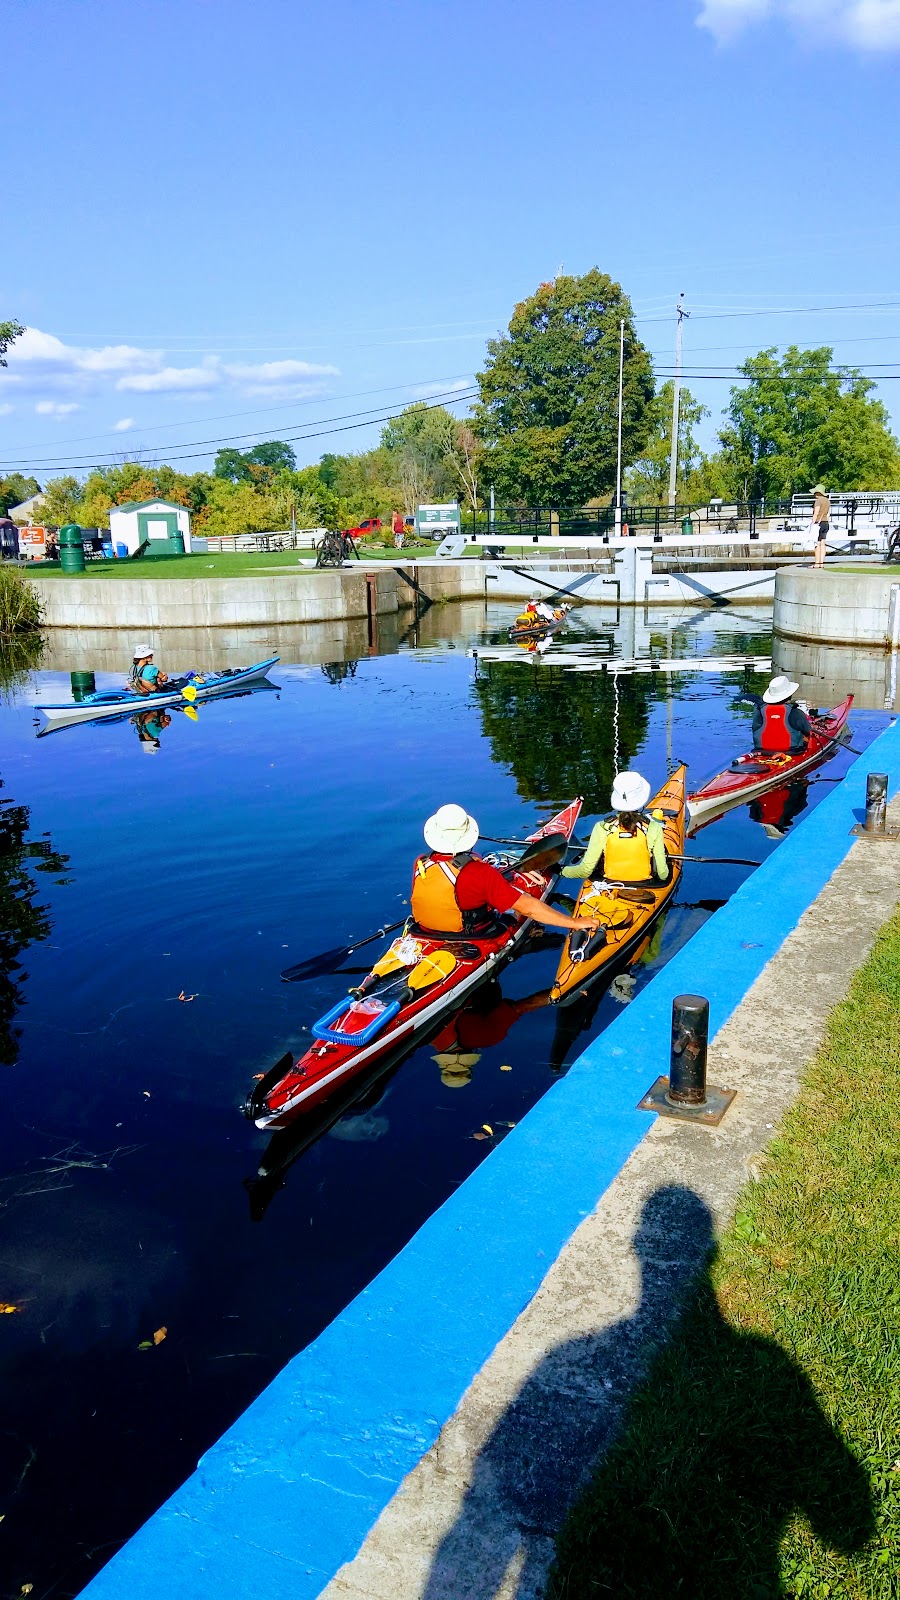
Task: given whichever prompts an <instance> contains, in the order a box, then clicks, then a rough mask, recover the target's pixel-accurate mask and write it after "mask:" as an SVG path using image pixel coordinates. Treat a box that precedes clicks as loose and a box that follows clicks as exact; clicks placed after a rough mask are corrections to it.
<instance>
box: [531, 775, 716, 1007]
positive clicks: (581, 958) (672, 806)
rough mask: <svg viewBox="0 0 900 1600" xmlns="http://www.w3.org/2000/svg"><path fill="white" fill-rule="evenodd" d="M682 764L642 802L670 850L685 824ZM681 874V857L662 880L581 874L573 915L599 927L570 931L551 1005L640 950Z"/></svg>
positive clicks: (677, 848)
mask: <svg viewBox="0 0 900 1600" xmlns="http://www.w3.org/2000/svg"><path fill="white" fill-rule="evenodd" d="M686 776H687V768H686V767H678V768H677V769H676V771H675V772H673V773H672V776H671V778H669V779H668V780H667V781H666V782H665V783H664V784H663V786H662V788H661V789H660V790H659V792H658V794H655V795H654V796H653V798H652V799H651V800H650V801H649V802H648V804H647V810H648V811H649V812H650V813H651V814H652V815H653V816H655V817H657V818H658V820H659V821H660V822H662V825H663V836H664V838H665V843H666V851H667V853H668V854H669V855H672V854H675V855H681V854H683V852H684V833H685V827H686V826H687V804H686V798H685V779H686ZM680 878H681V862H680V861H671V860H670V862H669V876H668V878H667V880H666V882H665V883H660V884H646V885H644V884H641V885H640V887H637V886H635V887H634V888H628V887H627V886H626V885H624V884H613V883H608V882H605V881H604V880H596V881H595V880H592V879H591V878H586V879H585V881H584V883H583V884H582V885H581V889H580V892H579V895H578V900H577V902H576V905H575V911H574V915H575V916H576V917H577V916H592V917H599V918H600V920H601V923H602V927H600V928H598V930H597V932H596V933H593V934H587V936H586V935H585V934H584V933H577V932H576V933H570V934H569V935H568V936H567V938H566V942H565V944H564V946H563V951H562V955H561V956H560V958H559V966H558V968H557V971H556V980H555V982H554V985H553V988H552V989H551V990H550V999H551V1001H552V1002H553V1003H554V1004H556V1005H565V1004H566V1002H567V1001H570V1000H575V999H576V998H579V997H580V996H582V995H583V994H584V992H585V990H586V988H587V986H588V984H589V983H590V984H593V983H594V982H595V981H596V979H597V975H598V973H601V972H603V971H604V969H606V970H608V973H609V976H610V978H612V977H613V976H614V974H615V972H616V971H617V970H621V968H622V966H623V965H625V966H627V965H628V964H629V962H630V961H631V960H633V959H634V958H635V957H636V956H637V954H638V953H639V950H640V947H641V946H642V945H643V942H644V940H645V939H646V937H647V935H648V933H649V931H650V928H651V926H652V924H653V923H654V922H655V921H656V918H657V917H658V916H659V914H660V912H661V911H663V910H664V909H665V907H666V906H667V905H668V904H669V902H670V900H671V899H672V897H673V895H674V893H675V890H676V889H677V888H678V884H679V881H680Z"/></svg>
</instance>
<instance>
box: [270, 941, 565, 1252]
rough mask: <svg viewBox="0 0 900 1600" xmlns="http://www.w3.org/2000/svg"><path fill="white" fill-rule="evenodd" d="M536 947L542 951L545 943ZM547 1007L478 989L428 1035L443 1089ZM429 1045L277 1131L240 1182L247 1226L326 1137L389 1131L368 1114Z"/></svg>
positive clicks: (541, 1000)
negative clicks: (530, 1014) (408, 1062)
mask: <svg viewBox="0 0 900 1600" xmlns="http://www.w3.org/2000/svg"><path fill="white" fill-rule="evenodd" d="M551 938H552V936H551ZM538 943H539V944H540V945H541V947H542V948H546V944H545V940H544V939H541V940H540V941H538ZM549 1003H550V991H549V989H540V990H538V991H537V992H536V993H535V994H531V995H527V996H526V997H525V998H524V999H523V1000H509V999H507V998H506V997H505V996H504V994H503V991H502V989H501V987H500V984H499V983H498V982H497V981H496V979H495V980H493V981H492V982H490V983H486V984H484V985H483V987H482V988H480V989H478V990H476V992H475V994H474V995H472V997H471V998H470V999H469V1000H468V1001H467V1003H466V1004H465V1005H463V1006H461V1007H460V1008H459V1010H458V1011H457V1012H456V1013H455V1014H454V1015H453V1016H452V1017H450V1018H446V1017H445V1018H444V1019H443V1021H442V1022H441V1023H440V1024H439V1025H438V1027H437V1029H436V1030H435V1031H434V1032H432V1034H431V1037H430V1043H431V1044H432V1045H433V1046H436V1047H437V1048H436V1050H435V1053H434V1055H433V1057H432V1060H433V1061H434V1062H435V1063H436V1065H437V1067H438V1069H439V1071H440V1075H441V1082H442V1083H443V1084H444V1086H445V1087H446V1088H454V1089H456V1088H464V1087H465V1085H466V1084H467V1083H469V1082H470V1081H471V1078H472V1070H473V1068H474V1067H475V1066H476V1065H477V1063H478V1061H479V1059H480V1056H481V1052H482V1051H483V1050H487V1049H489V1048H490V1047H491V1046H492V1045H497V1044H502V1043H503V1041H504V1039H506V1037H507V1035H508V1034H509V1032H510V1030H511V1029H512V1028H513V1027H514V1026H515V1024H516V1022H518V1020H519V1018H520V1017H522V1016H524V1015H525V1014H526V1013H527V1012H529V1011H537V1010H539V1009H540V1008H541V1007H542V1006H546V1005H549ZM427 1042H429V1041H428V1040H427V1038H426V1040H423V1039H422V1038H419V1039H417V1040H416V1041H415V1043H414V1044H412V1045H410V1044H409V1043H408V1042H407V1043H405V1044H403V1045H399V1046H398V1047H397V1049H396V1050H394V1051H393V1052H392V1053H391V1054H390V1055H388V1056H384V1057H382V1058H381V1059H380V1060H378V1061H377V1062H375V1063H374V1064H373V1065H372V1066H371V1067H370V1069H369V1071H368V1072H366V1073H363V1074H361V1075H360V1076H358V1077H355V1078H353V1079H352V1081H351V1082H349V1083H347V1084H345V1086H344V1088H343V1089H342V1090H340V1091H338V1092H337V1093H336V1094H333V1095H332V1096H331V1097H330V1099H328V1100H327V1101H326V1102H325V1104H324V1105H323V1106H320V1107H317V1108H316V1109H315V1110H313V1111H310V1112H308V1113H307V1114H306V1115H305V1116H304V1117H302V1118H300V1119H299V1120H298V1121H297V1122H294V1123H292V1124H291V1126H290V1127H289V1128H283V1129H280V1130H279V1131H278V1132H277V1133H275V1134H274V1135H273V1136H272V1138H271V1139H270V1140H269V1143H268V1145H267V1146H266V1149H265V1151H264V1153H263V1155H262V1158H261V1159H260V1163H259V1167H258V1169H257V1173H256V1176H255V1177H254V1178H246V1179H245V1180H244V1188H245V1189H246V1191H247V1194H248V1197H249V1200H250V1218H251V1221H253V1222H261V1221H262V1219H263V1217H264V1216H265V1214H266V1211H267V1210H268V1208H269V1205H270V1204H271V1202H272V1199H273V1197H274V1196H275V1195H276V1194H277V1193H278V1191H279V1189H283V1188H284V1185H285V1182H286V1176H287V1173H288V1171H289V1169H290V1168H291V1167H292V1166H293V1165H294V1162H295V1161H298V1160H299V1159H300V1157H301V1156H302V1155H304V1154H305V1153H306V1151H307V1150H309V1149H311V1147H312V1146H313V1145H314V1144H316V1143H317V1141H318V1140H319V1139H321V1138H322V1137H323V1136H324V1135H325V1134H326V1133H333V1134H334V1135H335V1136H336V1137H346V1138H348V1139H355V1138H359V1137H365V1138H374V1137H379V1136H380V1135H381V1133H383V1132H386V1131H387V1119H386V1118H380V1117H379V1118H374V1117H372V1116H371V1113H372V1112H373V1111H374V1110H375V1108H376V1107H377V1106H378V1105H379V1104H380V1102H381V1101H382V1100H383V1099H384V1096H385V1094H386V1093H387V1089H388V1086H389V1084H390V1082H391V1079H392V1078H393V1077H394V1075H395V1073H396V1072H397V1071H398V1069H399V1068H400V1067H401V1066H402V1065H403V1063H404V1061H406V1060H407V1059H408V1057H409V1056H410V1055H411V1054H412V1052H413V1051H414V1050H415V1049H417V1048H418V1047H419V1046H420V1045H421V1044H423V1043H427ZM382 1124H383V1125H382ZM352 1125H355V1126H352ZM342 1128H344V1129H346V1130H347V1131H346V1133H345V1134H341V1132H340V1130H341V1129H342Z"/></svg>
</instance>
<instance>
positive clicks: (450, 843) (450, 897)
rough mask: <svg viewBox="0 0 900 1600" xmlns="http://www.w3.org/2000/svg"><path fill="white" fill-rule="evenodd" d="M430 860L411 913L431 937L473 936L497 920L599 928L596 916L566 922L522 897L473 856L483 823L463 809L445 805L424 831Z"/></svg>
mask: <svg viewBox="0 0 900 1600" xmlns="http://www.w3.org/2000/svg"><path fill="white" fill-rule="evenodd" d="M423 832H424V834H425V843H426V844H427V846H428V849H429V852H430V854H429V855H425V856H420V857H419V859H418V861H417V862H416V865H415V869H414V871H413V887H412V895H411V898H410V909H411V911H412V914H413V918H414V919H415V922H416V923H417V925H418V926H419V927H420V928H421V929H422V930H423V932H426V933H448V934H472V935H475V934H477V933H478V931H479V929H482V928H486V927H489V926H490V924H491V921H492V920H493V917H494V916H501V917H502V916H506V914H507V913H508V912H510V911H514V912H515V913H516V915H517V916H520V917H531V918H532V920H533V921H534V922H543V923H544V924H545V925H546V926H547V927H550V928H568V929H570V930H572V929H575V928H585V927H587V928H591V929H593V928H597V927H599V922H598V921H597V919H596V917H578V918H576V917H567V916H566V915H565V914H564V913H563V912H562V911H554V910H553V909H552V907H550V906H548V905H545V903H544V901H543V900H538V899H536V898H535V896H534V895H530V894H521V893H520V891H519V890H518V889H517V888H516V887H515V885H514V884H512V883H510V881H509V879H508V878H505V877H504V876H503V873H502V872H500V871H499V870H498V868H497V867H492V866H491V864H490V862H489V861H483V860H482V858H481V857H480V856H476V855H474V854H473V851H474V848H475V845H476V844H477V843H478V823H477V822H476V821H475V818H474V817H470V816H469V814H468V812H466V811H464V810H463V808H462V806H456V805H447V806H441V808H440V810H439V811H436V812H435V813H434V816H432V817H429V818H428V821H427V822H426V824H425V827H424V829H423Z"/></svg>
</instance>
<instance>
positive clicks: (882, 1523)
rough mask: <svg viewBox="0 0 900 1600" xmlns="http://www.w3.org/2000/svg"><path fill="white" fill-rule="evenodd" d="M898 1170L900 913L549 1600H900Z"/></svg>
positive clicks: (597, 1494)
mask: <svg viewBox="0 0 900 1600" xmlns="http://www.w3.org/2000/svg"><path fill="white" fill-rule="evenodd" d="M761 1048H764V1041H763V1042H762V1043H761ZM898 1151H900V915H898V916H896V917H895V918H894V919H893V921H892V922H891V923H889V924H888V926H887V928H886V929H885V930H884V931H883V933H882V935H881V937H880V939H879V941H878V943H877V946H876V948H875V950H874V952H873V954H872V956H871V958H870V960H869V962H868V963H867V964H866V966H865V967H864V968H863V969H862V970H861V971H860V972H859V973H858V974H857V976H856V977H855V979H854V981H853V985H852V989H851V993H850V995H849V997H848V998H847V1000H846V1001H845V1002H843V1003H842V1004H841V1005H839V1006H838V1007H837V1008H836V1010H835V1012H834V1013H833V1015H832V1018H831V1020H830V1023H829V1028H828V1033H827V1037H826V1040H825V1042H824V1044H823V1046H822V1049H821V1050H820V1052H819V1054H818V1056H817V1058H816V1059H815V1061H814V1062H813V1063H812V1065H811V1066H810V1068H809V1070H808V1072H807V1074H806V1078H805V1084H804V1089H803V1092H802V1095H801V1097H800V1100H799V1101H798V1104H797V1105H796V1107H795V1108H794V1109H793V1110H792V1111H791V1112H790V1113H789V1115H788V1116H787V1117H786V1118H785V1121H784V1123H783V1125H782V1126H781V1128H780V1129H779V1132H778V1134H777V1136H776V1138H775V1141H774V1143H773V1145H772V1146H771V1148H770V1150H769V1152H768V1155H767V1157H766V1159H765V1162H764V1163H763V1164H762V1170H761V1173H760V1181H759V1182H758V1183H754V1184H751V1185H750V1186H749V1187H748V1188H747V1190H746V1191H745V1193H744V1195H743V1197H742V1199H741V1202H740V1204H739V1206H738V1209H737V1214H736V1218H735V1221H734V1224H733V1226H732V1227H731V1228H730V1230H729V1231H728V1233H727V1234H726V1236H725V1238H724V1239H723V1240H722V1242H721V1247H720V1250H719V1253H718V1259H717V1260H715V1261H714V1262H713V1263H712V1264H711V1267H710V1270H709V1273H708V1275H707V1276H706V1277H705V1278H704V1280H703V1282H702V1283H701V1284H700V1285H699V1288H698V1290H697V1292H696V1293H695V1295H694V1296H693V1297H692V1301H691V1304H690V1306H689V1308H688V1310H687V1313H686V1315H685V1318H684V1320H683V1322H682V1323H681V1324H680V1325H679V1328H678V1331H677V1334H676V1336H675V1338H674V1339H673V1341H672V1344H671V1346H670V1347H669V1349H668V1350H667V1351H666V1352H664V1354H663V1355H662V1356H661V1357H660V1358H659V1359H658V1361H657V1363H656V1365H655V1367H654V1370H653V1372H652V1375H651V1378H650V1379H649V1381H648V1382H647V1384H646V1385H645V1386H644V1388H643V1389H642V1390H641V1391H640V1392H639V1393H638V1395H637V1396H636V1398H635V1401H634V1403H633V1405H632V1408H631V1410H630V1413H629V1418H628V1422H627V1425H626V1428H625V1430H624V1432H623V1434H622V1436H621V1438H620V1440H619V1443H618V1444H617V1445H616V1446H615V1447H614V1448H613V1449H612V1451H611V1452H610V1453H609V1454H608V1456H607V1457H606V1459H605V1462H604V1465H603V1467H602V1468H601V1470H600V1471H599V1473H598V1475H597V1477H596V1478H595V1481H594V1483H593V1485H592V1486H591V1488H590V1489H589V1491H588V1492H587V1493H586V1494H585V1495H584V1497H583V1499H582V1500H581V1502H580V1503H579V1504H578V1506H577V1508H576V1509H575V1511H574V1512H573V1514H572V1515H571V1517H570V1519H569V1522H568V1525H567V1527H566V1529H565V1531H564V1533H563V1535H562V1537H561V1539H560V1542H559V1546H558V1560H557V1568H556V1571H555V1574H554V1581H553V1584H552V1585H551V1590H550V1594H551V1596H552V1597H553V1600H587V1597H591V1600H595V1597H598V1596H616V1597H617V1600H625V1597H641V1600H651V1597H653V1600H673V1597H679V1600H688V1597H691V1600H694V1597H697V1600H700V1597H701V1596H702V1597H703V1600H750V1597H754V1600H763V1597H770V1596H771V1597H775V1596H779V1595H783V1596H791V1597H797V1600H800V1597H804V1600H805V1597H807V1596H809V1597H817V1600H818V1597H820V1596H821V1597H826V1596H829V1597H832V1600H837V1597H841V1600H844V1597H847V1600H850V1597H852V1600H862V1597H866V1600H869V1597H871V1600H876V1597H877V1600H888V1597H896V1596H900V1179H898Z"/></svg>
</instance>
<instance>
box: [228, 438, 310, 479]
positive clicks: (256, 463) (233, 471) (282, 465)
mask: <svg viewBox="0 0 900 1600" xmlns="http://www.w3.org/2000/svg"><path fill="white" fill-rule="evenodd" d="M296 465H297V458H296V456H295V455H294V452H293V450H292V449H291V447H290V445H289V444H285V443H284V441H283V440H281V439H268V440H266V441H265V442H264V443H262V444H255V445H254V446H253V447H252V449H250V450H234V449H231V448H228V449H225V450H219V451H218V452H217V454H216V459H215V464H214V467H213V472H214V474H215V476H216V477H217V478H227V479H228V480H229V481H230V482H231V483H250V482H252V480H253V479H254V478H256V479H257V480H258V481H259V480H263V481H265V479H266V475H267V474H268V477H269V478H270V479H271V477H273V476H274V474H275V473H276V472H283V471H287V472H293V470H294V468H295V467H296Z"/></svg>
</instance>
